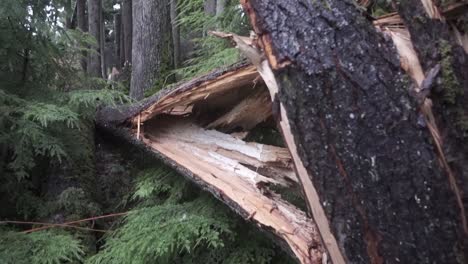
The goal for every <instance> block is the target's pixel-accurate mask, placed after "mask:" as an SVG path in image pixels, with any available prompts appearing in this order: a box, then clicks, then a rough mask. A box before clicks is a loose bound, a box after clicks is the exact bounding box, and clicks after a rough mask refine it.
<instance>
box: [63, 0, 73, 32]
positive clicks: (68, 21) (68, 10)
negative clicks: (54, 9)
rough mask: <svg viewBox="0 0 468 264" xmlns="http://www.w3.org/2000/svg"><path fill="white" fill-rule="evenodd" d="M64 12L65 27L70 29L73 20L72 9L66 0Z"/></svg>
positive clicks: (69, 0) (68, 0)
mask: <svg viewBox="0 0 468 264" xmlns="http://www.w3.org/2000/svg"><path fill="white" fill-rule="evenodd" d="M65 12H66V17H65V27H66V28H68V29H70V28H72V19H73V7H72V2H71V0H67V2H66V4H65Z"/></svg>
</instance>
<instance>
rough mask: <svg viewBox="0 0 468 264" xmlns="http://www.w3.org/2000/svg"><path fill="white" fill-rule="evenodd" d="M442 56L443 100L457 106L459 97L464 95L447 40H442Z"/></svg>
mask: <svg viewBox="0 0 468 264" xmlns="http://www.w3.org/2000/svg"><path fill="white" fill-rule="evenodd" d="M440 54H441V56H442V60H441V66H442V85H443V88H444V94H443V100H444V102H445V103H448V104H455V103H456V98H457V96H460V95H463V89H462V87H461V86H460V83H459V82H458V79H457V77H456V76H455V72H454V71H453V64H452V62H453V55H452V46H451V45H450V43H448V41H446V40H440Z"/></svg>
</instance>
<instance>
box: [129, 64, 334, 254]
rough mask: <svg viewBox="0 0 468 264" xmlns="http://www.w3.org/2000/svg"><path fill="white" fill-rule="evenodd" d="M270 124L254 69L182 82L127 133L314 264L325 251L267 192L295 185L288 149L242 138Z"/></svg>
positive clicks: (299, 217) (298, 215) (300, 215)
mask: <svg viewBox="0 0 468 264" xmlns="http://www.w3.org/2000/svg"><path fill="white" fill-rule="evenodd" d="M259 79H260V81H259ZM272 120H273V119H272V106H271V99H270V94H269V90H268V89H267V88H266V87H265V84H264V83H263V81H261V78H259V73H258V72H257V70H256V68H255V67H254V66H244V67H240V68H238V69H236V70H234V71H228V72H226V73H224V74H222V75H220V76H218V77H216V78H212V79H209V78H208V80H207V81H204V82H202V83H201V84H197V85H191V84H190V85H185V84H182V85H181V86H180V87H178V88H177V89H175V90H173V91H171V92H169V93H167V94H166V95H165V96H163V97H161V98H159V99H158V100H156V101H155V102H153V103H152V104H150V105H149V106H148V107H146V108H145V109H144V110H142V111H141V112H140V113H139V114H138V115H136V116H135V117H134V118H133V119H132V122H133V124H134V127H135V128H136V129H135V130H133V133H136V137H137V138H139V139H140V140H141V141H142V142H143V143H145V144H146V145H147V146H148V147H149V148H150V149H152V150H153V151H155V152H157V153H159V154H162V155H163V156H165V157H166V158H167V159H169V160H170V161H171V162H174V163H175V164H176V166H177V167H178V168H182V169H183V170H184V171H188V172H189V173H187V174H186V176H188V177H191V178H193V180H194V181H195V182H200V181H201V182H203V185H204V186H207V187H206V188H207V189H208V190H209V191H210V192H212V193H214V194H215V195H216V196H217V197H218V198H220V199H221V200H224V201H225V202H226V203H227V204H230V206H231V207H234V208H233V209H234V210H236V211H238V212H240V213H241V214H242V215H243V216H244V217H245V218H246V219H247V220H251V221H253V222H255V223H257V224H258V225H259V226H260V227H261V228H263V229H265V230H268V231H270V232H273V234H275V235H276V236H277V237H278V238H280V239H279V240H280V241H281V243H284V242H285V243H286V244H287V245H288V248H289V249H290V251H291V252H293V253H294V256H296V257H297V258H298V260H299V261H300V262H301V263H322V259H323V257H324V255H325V256H326V254H325V249H324V247H323V246H322V243H321V240H320V237H319V233H318V231H317V228H316V226H315V224H314V222H313V221H312V219H310V218H308V217H307V216H306V214H305V213H304V212H303V211H301V210H299V209H298V208H296V207H295V206H293V205H291V204H289V203H288V202H286V201H284V200H282V199H281V197H280V195H279V194H277V193H275V192H273V191H272V190H270V189H269V186H270V185H276V186H283V187H286V188H288V187H293V186H297V184H299V183H298V179H297V176H296V173H295V169H294V165H293V160H292V158H291V155H290V152H289V150H288V149H287V148H283V147H276V146H271V145H266V144H260V143H256V142H246V141H244V140H243V138H244V137H245V136H246V135H247V134H248V131H249V130H251V129H253V128H254V127H256V126H258V125H260V124H263V125H270V126H273V127H274V126H275V125H274V122H272ZM143 123H144V127H145V129H144V131H143V130H142V129H141V128H140V126H142V125H143Z"/></svg>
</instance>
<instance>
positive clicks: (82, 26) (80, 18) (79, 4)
mask: <svg viewBox="0 0 468 264" xmlns="http://www.w3.org/2000/svg"><path fill="white" fill-rule="evenodd" d="M76 10H77V11H76V12H77V15H76V20H77V25H78V29H79V30H81V31H82V32H87V31H88V28H87V26H86V0H77V1H76ZM82 54H83V55H82V56H83V58H82V59H81V68H82V69H83V71H85V72H86V52H85V51H83V52H82Z"/></svg>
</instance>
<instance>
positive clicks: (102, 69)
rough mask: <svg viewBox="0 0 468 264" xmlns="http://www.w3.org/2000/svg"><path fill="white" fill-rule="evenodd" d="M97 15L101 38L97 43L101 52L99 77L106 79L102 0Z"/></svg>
mask: <svg viewBox="0 0 468 264" xmlns="http://www.w3.org/2000/svg"><path fill="white" fill-rule="evenodd" d="M99 9H100V11H99V15H100V24H99V26H100V27H99V28H100V30H101V34H100V37H101V40H100V41H99V45H100V48H99V49H100V51H101V76H102V77H103V78H107V65H106V52H105V48H106V28H105V27H106V25H105V21H104V13H103V7H102V0H101V5H100V6H99Z"/></svg>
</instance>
